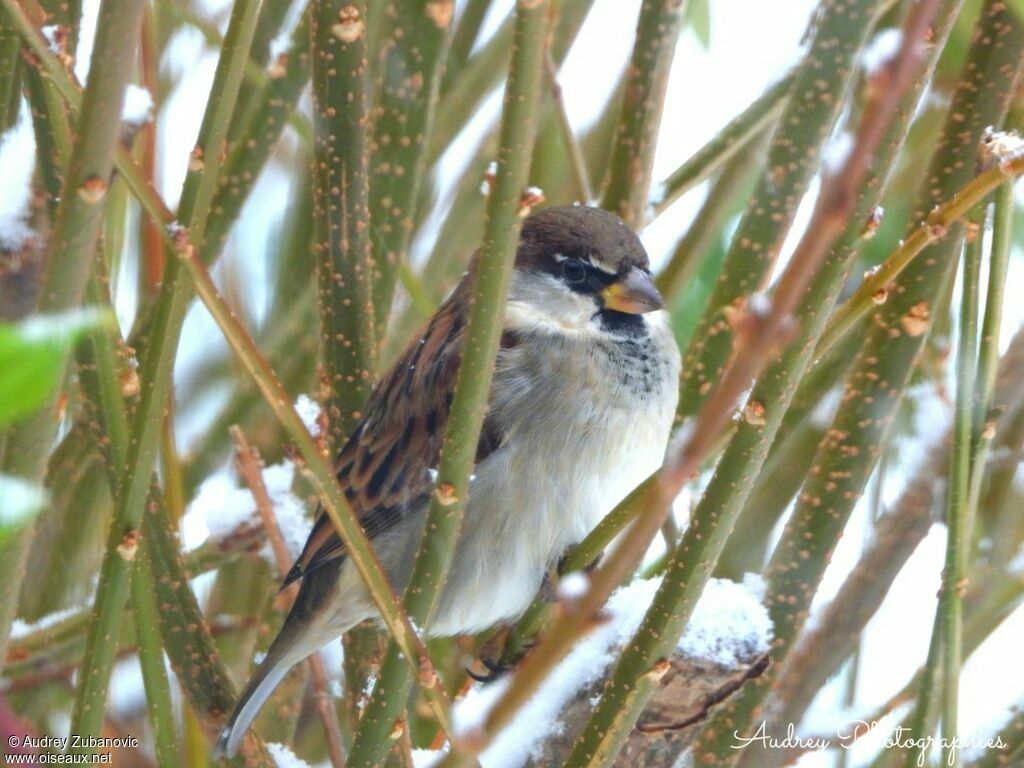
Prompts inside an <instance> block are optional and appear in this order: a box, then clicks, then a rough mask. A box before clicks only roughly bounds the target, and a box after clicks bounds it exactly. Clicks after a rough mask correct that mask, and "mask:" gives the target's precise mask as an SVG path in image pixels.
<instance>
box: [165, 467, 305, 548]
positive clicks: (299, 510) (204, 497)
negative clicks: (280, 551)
mask: <svg viewBox="0 0 1024 768" xmlns="http://www.w3.org/2000/svg"><path fill="white" fill-rule="evenodd" d="M294 478H295V465H294V464H293V463H292V462H290V461H283V462H281V463H280V464H274V465H272V466H269V467H265V468H264V469H263V484H264V485H265V486H266V489H267V495H268V496H269V497H270V501H271V503H272V504H273V506H274V517H275V518H276V520H277V527H278V528H279V529H280V531H281V537H282V538H283V539H284V543H285V546H287V548H288V552H289V554H291V555H292V557H298V556H299V554H300V553H301V552H302V547H303V545H304V544H305V543H306V537H307V536H308V535H309V528H310V521H309V517H308V516H307V514H306V507H305V505H304V504H303V503H302V501H301V500H300V499H299V498H297V497H296V496H295V494H294V493H292V482H293V480H294ZM246 525H250V526H257V525H260V520H259V514H258V513H257V511H256V501H255V500H254V499H253V497H252V493H251V492H250V491H249V489H248V488H247V487H245V486H239V485H238V484H237V481H236V480H235V479H234V478H232V477H230V476H229V475H228V474H227V473H221V474H217V475H213V476H212V477H209V478H207V479H206V480H205V481H203V484H202V485H200V486H199V492H198V493H197V494H196V497H195V499H193V500H192V503H191V504H189V506H188V509H187V510H186V512H185V519H184V520H183V521H182V533H183V539H184V544H185V547H186V549H195V548H196V547H198V546H200V545H201V544H202V543H203V542H204V541H205V540H206V539H207V538H211V539H213V540H214V541H219V540H221V539H225V538H227V537H228V536H230V535H231V534H233V533H234V532H235V531H237V530H238V529H239V528H241V527H243V526H246ZM264 550H265V551H264V552H263V554H264V556H265V557H267V558H268V559H269V560H270V562H271V563H273V560H272V558H271V553H270V550H269V546H267V547H264Z"/></svg>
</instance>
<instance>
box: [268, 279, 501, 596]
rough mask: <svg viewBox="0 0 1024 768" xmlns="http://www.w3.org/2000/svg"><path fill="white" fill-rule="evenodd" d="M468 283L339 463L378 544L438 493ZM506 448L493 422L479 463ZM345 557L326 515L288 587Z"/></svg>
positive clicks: (381, 386)
mask: <svg viewBox="0 0 1024 768" xmlns="http://www.w3.org/2000/svg"><path fill="white" fill-rule="evenodd" d="M468 282H469V281H468V280H463V282H462V283H461V284H460V285H459V286H458V288H456V290H455V292H454V293H453V294H452V296H451V297H449V299H448V301H446V302H445V303H444V304H443V305H442V306H441V308H440V309H439V310H438V311H437V313H436V314H435V315H434V317H433V318H432V319H431V320H430V322H429V323H428V325H427V327H426V329H425V331H424V333H423V334H422V335H421V336H420V337H419V338H417V339H415V340H414V341H413V342H412V343H411V344H410V345H409V346H408V347H407V348H406V350H405V351H404V352H403V353H402V355H401V357H400V358H399V359H398V360H397V361H396V362H395V364H394V365H393V366H392V367H391V368H390V370H388V372H387V373H386V374H385V375H384V377H383V378H382V379H381V381H380V382H379V383H378V385H377V387H376V388H375V389H374V391H373V394H372V395H371V396H370V399H369V402H368V404H367V409H366V416H365V417H364V418H363V420H362V421H361V422H360V423H359V425H358V426H357V427H356V429H355V431H353V433H352V435H351V436H350V437H349V439H348V442H346V444H345V446H344V448H342V450H341V453H340V454H339V456H338V460H337V463H336V465H335V466H336V468H337V470H336V471H337V477H338V482H339V483H340V484H341V487H342V489H343V490H344V492H345V495H346V497H347V498H348V501H349V503H350V504H351V505H352V508H353V510H354V511H355V513H356V515H358V517H359V520H360V523H361V524H362V526H363V529H364V530H365V531H366V533H367V535H368V536H369V537H370V538H371V539H372V538H373V537H374V536H376V535H377V534H379V533H381V532H382V531H384V530H387V529H388V528H390V527H391V526H393V525H395V524H396V523H397V522H399V521H400V520H401V519H402V517H403V516H404V515H405V514H406V513H407V511H409V510H410V509H412V508H413V507H414V506H415V505H416V504H417V503H419V502H422V501H424V500H425V499H426V498H427V497H428V496H429V494H430V492H431V490H432V488H433V478H432V477H431V474H432V473H431V472H430V470H431V469H432V468H436V467H437V464H438V460H439V458H440V453H441V442H442V440H443V439H444V431H445V427H446V425H447V423H448V413H449V410H450V408H451V403H452V397H453V395H454V391H455V379H456V374H457V372H458V367H459V362H460V360H461V354H462V344H463V337H464V332H465V318H464V317H463V313H462V312H460V311H459V310H458V309H457V307H459V306H465V305H466V302H463V301H460V300H459V294H460V293H462V292H464V291H466V290H468V287H467V286H468ZM500 443H501V439H500V435H497V434H496V432H495V428H494V425H490V424H486V423H485V425H484V429H483V431H482V433H481V444H480V446H479V448H478V453H477V461H480V460H481V458H482V456H481V455H480V450H481V449H482V450H483V451H484V452H485V454H486V453H490V452H491V451H492V450H494V449H495V448H497V447H498V446H499V445H500ZM344 555H345V545H344V543H343V542H342V541H341V539H340V538H339V536H338V534H337V531H336V530H335V528H334V525H333V524H332V523H331V521H330V519H329V518H328V517H327V515H326V514H325V513H324V512H323V511H322V510H321V511H320V513H319V515H318V516H317V520H316V524H315V525H314V526H313V531H312V532H311V533H310V535H309V539H308V540H307V541H306V546H305V547H304V548H303V551H302V554H301V555H300V556H299V559H298V560H297V561H296V562H295V565H293V566H292V569H291V570H290V571H289V572H288V576H287V577H286V578H285V581H284V586H288V585H289V584H291V583H292V582H294V581H296V580H297V579H300V578H302V577H303V576H305V575H306V574H308V573H310V572H311V571H314V570H316V569H317V568H319V567H320V566H322V565H323V564H325V563H327V562H330V561H331V560H334V559H336V558H339V557H343V556H344Z"/></svg>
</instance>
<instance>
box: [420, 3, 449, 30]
mask: <svg viewBox="0 0 1024 768" xmlns="http://www.w3.org/2000/svg"><path fill="white" fill-rule="evenodd" d="M425 10H426V12H427V16H429V17H430V20H431V21H433V22H434V24H436V25H437V28H438V29H448V26H449V25H450V24H451V23H452V16H453V15H454V13H455V3H454V0H432V1H431V2H429V3H427V6H426V9H425Z"/></svg>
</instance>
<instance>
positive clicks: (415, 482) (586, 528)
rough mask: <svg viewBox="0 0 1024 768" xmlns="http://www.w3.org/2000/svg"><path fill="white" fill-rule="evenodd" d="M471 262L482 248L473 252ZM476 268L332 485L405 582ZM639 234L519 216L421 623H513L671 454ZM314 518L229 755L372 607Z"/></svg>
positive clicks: (445, 632) (395, 578)
mask: <svg viewBox="0 0 1024 768" xmlns="http://www.w3.org/2000/svg"><path fill="white" fill-rule="evenodd" d="M474 264H475V261H474ZM473 281H474V266H473V265H471V266H470V269H469V271H468V272H467V273H466V275H465V276H464V277H463V279H462V280H461V282H460V283H459V284H458V285H457V287H456V288H455V289H454V291H453V292H452V293H451V295H450V296H449V297H448V299H447V300H446V301H445V302H444V303H443V304H442V305H441V307H440V308H439V309H438V310H437V312H436V313H435V314H434V316H433V317H432V318H431V319H430V320H429V321H428V323H427V325H426V328H425V329H424V331H423V333H422V334H421V335H420V336H419V337H417V338H415V339H414V340H413V341H412V342H411V343H410V344H409V346H408V347H407V348H406V349H405V350H404V352H403V353H402V355H401V356H400V357H399V358H398V359H397V361H396V362H395V363H394V365H392V366H391V368H390V369H389V370H388V371H387V373H386V374H385V375H384V376H383V377H382V378H381V379H380V381H379V383H378V384H377V386H376V387H375V389H374V390H373V392H372V394H371V395H370V398H369V401H368V403H367V406H366V409H365V412H364V416H363V418H362V420H361V421H360V422H359V424H358V425H357V426H356V428H355V430H354V431H353V432H352V434H351V436H350V437H349V438H348V440H347V442H346V443H345V445H344V447H343V448H342V450H341V453H340V455H339V456H338V460H337V463H336V465H335V466H336V471H337V477H338V482H339V483H340V484H341V487H342V489H343V490H344V492H345V494H346V496H347V498H348V501H349V503H350V504H351V505H352V508H353V510H354V511H355V513H356V514H357V515H358V516H359V520H360V523H361V524H362V526H363V528H364V530H365V531H366V533H367V536H368V537H369V538H370V539H371V541H372V543H373V546H374V548H375V550H376V552H377V555H378V557H379V558H380V562H381V564H382V566H383V567H384V570H385V572H386V573H387V575H388V577H389V578H390V580H391V582H392V584H393V585H394V586H395V588H396V589H399V590H401V589H402V588H404V587H405V585H406V583H407V582H408V580H409V577H410V575H411V572H412V565H413V562H414V559H415V556H416V552H417V549H418V547H419V543H420V538H421V535H422V532H423V527H424V522H425V517H426V511H427V507H428V506H429V500H430V494H431V492H432V490H433V486H434V480H435V479H436V474H437V473H436V471H435V470H434V469H433V468H434V467H436V466H437V465H438V461H439V457H440V452H441V443H442V440H443V438H444V433H445V427H446V424H447V420H448V413H449V410H450V407H451V404H452V397H453V394H454V388H455V379H456V373H457V371H458V367H459V362H460V359H461V352H462V346H463V342H464V337H465V332H466V323H467V319H468V315H469V307H470V303H471V300H472V290H473ZM663 306H664V302H663V300H662V297H661V295H660V294H659V293H658V291H657V289H656V288H655V286H654V282H653V280H652V276H651V270H650V263H649V261H648V257H647V253H646V251H645V250H644V247H643V245H642V244H641V242H640V239H639V238H638V237H637V235H636V233H634V232H633V231H632V230H631V229H630V228H629V227H628V226H627V225H626V224H625V223H624V222H622V221H621V220H620V219H619V218H618V217H616V216H614V215H613V214H611V213H608V212H606V211H602V210H600V209H598V208H590V207H585V206H579V205H575V206H564V207H553V208H548V209H546V210H543V211H540V212H538V213H535V214H533V215H532V216H530V217H528V218H527V219H525V220H524V222H523V226H522V229H521V233H520V237H519V243H518V247H517V251H516V257H515V267H514V270H513V273H512V278H511V281H510V284H509V294H508V299H507V303H506V305H505V313H504V322H503V326H502V335H501V345H500V349H499V351H498V354H497V360H496V363H495V369H494V379H493V383H492V386H491V391H490V395H489V399H488V408H487V412H486V416H485V419H484V424H483V428H482V430H481V434H480V439H479V442H478V445H477V450H476V466H475V469H474V476H473V479H472V480H471V482H470V490H469V498H468V502H467V508H466V512H465V516H464V518H463V522H462V528H461V531H460V534H459V539H458V541H457V544H456V549H455V553H454V558H453V562H452V566H451V571H450V573H449V576H448V580H447V582H446V584H445V586H444V587H443V589H442V592H441V595H440V598H439V601H438V605H437V609H436V611H435V614H434V617H433V619H432V621H431V622H430V623H429V625H428V626H427V627H426V628H425V632H426V634H428V635H430V636H439V637H443V636H450V635H455V634H464V633H476V632H479V631H482V630H484V629H487V628H488V627H492V626H494V625H497V624H499V623H501V622H508V621H511V620H514V619H515V618H517V617H518V616H519V615H521V614H522V613H523V612H524V611H525V610H526V608H527V607H528V606H529V605H530V603H531V601H532V600H533V599H534V597H535V596H536V594H537V593H538V590H539V589H540V587H541V584H542V581H543V579H544V577H545V574H546V573H548V571H549V568H551V567H552V566H553V565H554V564H556V563H557V561H558V559H559V558H560V557H561V556H562V555H563V554H564V553H565V552H566V551H567V550H568V549H570V548H571V547H572V546H573V545H575V544H577V543H579V542H580V541H582V540H583V538H584V537H585V536H586V535H587V533H589V532H590V530H591V529H592V528H594V526H596V525H597V523H598V522H600V520H601V519H602V518H603V517H604V515H606V514H607V513H608V512H609V511H611V510H612V509H613V508H614V507H615V505H616V504H618V502H619V501H621V500H622V499H623V498H624V497H625V496H626V494H628V493H629V492H630V491H631V490H632V489H633V488H634V487H635V486H637V485H638V484H640V483H641V482H642V481H643V480H645V479H646V478H647V477H648V476H649V475H650V474H651V473H652V472H654V471H655V470H656V469H657V468H658V467H660V466H661V464H662V461H663V459H664V454H665V449H666V446H667V443H668V438H669V431H670V428H671V425H672V420H673V416H674V414H675V409H676V399H677V391H678V379H679V366H680V362H679V350H678V347H677V346H676V343H675V340H674V338H673V335H672V332H671V329H670V328H669V324H668V317H667V313H666V312H665V311H664V309H663ZM345 555H346V552H345V545H344V543H343V542H342V541H341V539H340V538H339V536H338V534H337V532H336V530H335V528H334V526H333V525H332V523H331V522H330V520H329V518H328V517H327V516H326V514H324V513H323V512H322V511H321V513H320V514H319V515H318V517H317V520H316V523H315V524H314V526H313V530H312V532H311V533H310V536H309V539H308V541H307V542H306V545H305V548H304V549H303V552H302V554H301V555H300V557H299V558H298V560H297V561H296V562H295V565H294V566H293V567H292V569H291V571H290V572H289V573H288V575H287V577H286V578H285V582H284V586H288V585H289V584H291V583H293V582H295V581H297V580H300V579H301V584H300V588H299V593H298V597H297V598H296V600H295V603H294V605H293V606H292V608H291V611H290V612H289V614H288V616H287V618H286V619H285V622H284V625H283V626H282V628H281V631H280V633H279V634H278V635H277V637H276V639H275V640H274V642H273V643H272V644H271V646H270V649H269V650H268V651H267V654H266V656H265V657H264V659H263V661H262V662H261V663H260V665H259V667H258V669H257V670H256V672H255V674H254V675H253V677H252V679H251V680H250V681H249V683H248V685H247V686H246V688H245V690H244V691H243V692H242V695H241V697H240V698H239V700H238V703H237V705H236V707H235V710H234V712H233V714H232V715H231V717H230V719H229V721H228V724H227V726H226V728H225V729H224V731H223V733H222V734H221V737H220V740H219V742H218V747H219V751H220V752H222V753H224V754H226V755H228V756H231V755H234V754H235V753H236V752H237V750H238V746H239V744H240V743H241V740H242V737H243V736H244V734H245V732H246V730H247V729H248V727H249V725H250V724H251V723H252V721H253V719H254V718H255V717H256V714H257V712H258V711H259V710H260V708H261V707H262V705H263V704H264V702H265V701H266V700H267V698H268V697H269V696H270V694H271V692H272V691H273V690H274V688H275V687H276V686H277V685H278V683H280V681H281V679H282V678H283V677H284V676H285V674H286V673H287V672H288V670H289V669H290V668H291V667H292V666H293V665H295V664H297V663H298V662H300V661H302V660H303V659H305V658H306V657H307V656H309V655H310V654H311V653H313V652H314V651H316V650H318V649H319V648H321V647H322V646H323V645H325V644H327V643H329V642H330V641H332V640H334V639H335V638H337V637H339V636H340V635H341V634H343V633H344V632H346V631H348V630H349V629H350V628H351V627H353V626H355V625H356V624H358V623H359V622H361V621H363V620H364V619H367V618H371V617H374V616H376V609H375V608H374V606H373V603H372V602H371V600H370V597H369V595H368V593H367V591H366V589H365V587H364V586H363V584H362V582H361V580H360V578H359V576H358V574H357V572H356V570H355V567H354V566H353V565H352V563H351V561H350V560H349V559H348V558H346V556H345Z"/></svg>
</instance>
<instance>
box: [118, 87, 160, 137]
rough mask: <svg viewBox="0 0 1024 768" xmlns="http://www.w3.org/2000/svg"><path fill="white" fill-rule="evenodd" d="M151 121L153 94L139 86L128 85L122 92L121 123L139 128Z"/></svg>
mask: <svg viewBox="0 0 1024 768" xmlns="http://www.w3.org/2000/svg"><path fill="white" fill-rule="evenodd" d="M152 119H153V94H151V93H150V92H149V91H148V90H147V89H145V88H143V87H142V86H140V85H134V84H129V85H128V87H127V88H126V89H125V91H124V107H122V109H121V121H122V122H124V123H127V124H128V125H129V126H131V127H132V128H141V127H142V126H144V125H145V124H146V123H148V122H149V121H150V120H152Z"/></svg>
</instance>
